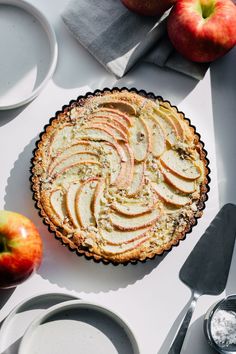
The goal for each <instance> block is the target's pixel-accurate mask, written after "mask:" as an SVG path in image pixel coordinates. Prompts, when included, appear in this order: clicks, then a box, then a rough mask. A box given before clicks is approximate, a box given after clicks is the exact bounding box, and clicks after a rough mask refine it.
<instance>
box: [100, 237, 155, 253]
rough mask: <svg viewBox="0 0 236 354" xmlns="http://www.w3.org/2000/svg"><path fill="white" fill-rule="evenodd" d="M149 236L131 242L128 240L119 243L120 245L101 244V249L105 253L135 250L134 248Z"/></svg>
mask: <svg viewBox="0 0 236 354" xmlns="http://www.w3.org/2000/svg"><path fill="white" fill-rule="evenodd" d="M149 238H150V236H149V235H148V236H145V237H142V238H140V239H137V240H134V241H133V242H129V243H126V244H120V245H106V246H102V249H103V251H104V252H105V253H107V254H111V255H118V254H122V253H125V252H131V251H133V250H135V249H136V248H138V247H140V246H141V245H142V244H143V243H144V242H146V241H147V240H148V239H149Z"/></svg>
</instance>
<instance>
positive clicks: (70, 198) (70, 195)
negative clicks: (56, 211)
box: [66, 181, 81, 228]
mask: <svg viewBox="0 0 236 354" xmlns="http://www.w3.org/2000/svg"><path fill="white" fill-rule="evenodd" d="M80 186H81V182H80V181H73V182H72V183H71V184H70V185H69V188H68V190H67V193H66V210H67V213H68V215H69V219H70V220H71V222H72V224H73V225H74V227H76V228H79V223H78V219H77V216H76V213H75V197H76V193H77V191H78V189H79V188H80Z"/></svg>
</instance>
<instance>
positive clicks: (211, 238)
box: [168, 204, 236, 354]
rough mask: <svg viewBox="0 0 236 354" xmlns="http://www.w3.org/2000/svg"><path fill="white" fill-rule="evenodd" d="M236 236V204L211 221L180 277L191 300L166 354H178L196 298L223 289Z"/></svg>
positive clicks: (213, 293) (223, 210) (223, 208)
mask: <svg viewBox="0 0 236 354" xmlns="http://www.w3.org/2000/svg"><path fill="white" fill-rule="evenodd" d="M235 236H236V205H233V204H226V205H224V206H223V207H222V209H221V210H220V211H219V212H218V214H217V215H216V216H215V218H214V219H213V220H212V222H211V224H210V226H209V227H208V228H207V229H206V231H205V233H204V234H203V235H202V237H201V238H200V240H199V241H198V243H197V244H196V246H195V247H194V249H193V250H192V252H191V253H190V255H189V256H188V258H187V260H186V261H185V263H184V265H183V267H182V268H181V270H180V273H179V277H180V279H181V280H182V282H183V283H185V284H186V285H187V286H188V287H189V288H190V289H191V290H192V301H191V304H190V306H189V309H188V311H187V313H186V315H185V317H184V319H183V321H182V323H181V326H180V328H179V331H178V332H177V334H176V336H175V339H174V341H173V343H172V345H171V348H170V350H169V352H168V354H179V353H180V352H181V348H182V345H183V342H184V338H185V335H186V332H187V329H188V326H189V323H190V320H191V318H192V314H193V311H194V309H195V305H196V302H197V299H198V298H199V296H201V295H204V294H208V295H219V294H220V293H222V292H223V291H224V289H225V286H226V282H227V279H228V273H229V269H230V264H231V258H232V254H233V249H234V242H235Z"/></svg>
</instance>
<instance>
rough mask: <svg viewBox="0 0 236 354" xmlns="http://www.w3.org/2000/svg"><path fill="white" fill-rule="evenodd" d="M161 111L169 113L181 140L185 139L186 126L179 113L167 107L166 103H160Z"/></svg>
mask: <svg viewBox="0 0 236 354" xmlns="http://www.w3.org/2000/svg"><path fill="white" fill-rule="evenodd" d="M159 110H160V112H162V113H163V114H165V115H167V116H168V117H169V118H170V119H171V120H172V122H173V123H174V125H175V127H176V130H177V133H178V136H179V138H180V139H181V140H184V138H185V134H184V128H183V127H182V124H181V119H180V118H179V115H178V116H177V115H176V112H175V111H174V110H173V108H167V107H166V106H165V105H163V104H160V108H159Z"/></svg>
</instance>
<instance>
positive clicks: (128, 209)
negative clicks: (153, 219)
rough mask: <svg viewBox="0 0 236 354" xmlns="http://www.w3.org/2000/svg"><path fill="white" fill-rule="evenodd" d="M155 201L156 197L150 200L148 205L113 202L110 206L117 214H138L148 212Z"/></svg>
mask: <svg viewBox="0 0 236 354" xmlns="http://www.w3.org/2000/svg"><path fill="white" fill-rule="evenodd" d="M155 202H157V199H155V200H152V201H150V203H149V204H148V205H145V204H144V203H143V204H142V203H137V204H134V203H118V202H114V203H113V204H112V205H111V208H112V209H113V210H115V211H116V212H117V213H118V214H122V215H125V216H139V215H143V214H146V213H150V212H151V211H152V210H153V208H154V205H155Z"/></svg>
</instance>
